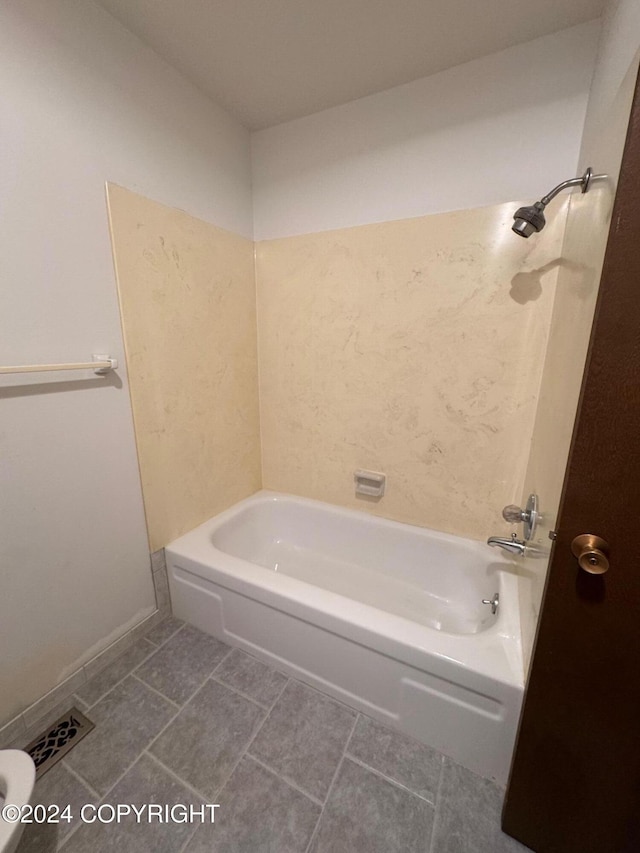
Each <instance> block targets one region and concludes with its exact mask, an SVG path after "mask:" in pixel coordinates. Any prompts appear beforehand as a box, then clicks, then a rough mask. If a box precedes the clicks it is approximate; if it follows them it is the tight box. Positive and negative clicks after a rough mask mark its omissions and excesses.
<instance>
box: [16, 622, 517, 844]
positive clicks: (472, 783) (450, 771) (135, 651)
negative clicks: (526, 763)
mask: <svg viewBox="0 0 640 853" xmlns="http://www.w3.org/2000/svg"><path fill="white" fill-rule="evenodd" d="M77 700H78V702H77V704H78V706H79V707H80V708H81V709H82V710H85V711H87V712H88V715H89V717H90V718H91V719H92V720H93V721H94V722H95V723H96V728H95V729H94V731H92V732H91V733H90V734H89V735H87V736H86V737H85V739H84V740H83V741H82V742H81V743H79V744H78V745H77V746H76V747H75V748H74V749H73V750H72V751H71V752H70V753H69V754H68V755H67V756H66V757H65V758H64V759H63V760H62V761H61V762H60V763H59V764H57V765H56V766H55V767H54V768H52V769H51V770H50V771H49V772H48V773H47V774H45V775H44V776H43V777H42V779H41V780H40V781H39V782H38V784H37V785H36V800H37V802H40V803H43V804H45V805H48V804H50V803H56V804H58V805H60V806H65V805H66V804H70V807H71V809H70V810H71V813H72V814H74V815H78V814H79V812H80V808H81V806H82V805H84V804H87V803H89V804H94V806H98V805H99V804H105V806H108V804H112V805H115V804H117V803H126V804H133V805H135V806H136V807H138V808H140V807H141V806H142V805H143V804H145V803H156V804H169V805H173V804H175V803H180V804H184V805H186V806H189V805H191V806H193V807H202V805H203V804H206V803H220V807H219V809H218V810H217V812H216V819H215V823H213V824H211V823H201V822H200V821H195V822H186V823H178V822H176V823H160V822H158V821H157V820H153V821H151V822H150V823H149V822H147V821H146V820H143V821H141V822H137V821H136V819H135V816H133V815H130V816H129V817H123V818H122V820H121V821H120V822H119V823H116V822H111V823H98V822H96V823H92V824H89V823H82V822H80V821H79V820H77V819H76V820H75V821H74V822H72V823H70V824H67V823H65V822H62V823H59V824H48V825H47V824H44V825H31V826H28V827H27V829H26V831H25V834H24V836H23V839H22V841H21V843H20V846H19V848H18V853H53V851H58V850H62V851H63V853H107V851H118V853H129V851H131V853H134V851H135V853H146V851H150V852H151V851H153V853H526V851H527V849H528V848H526V847H523V846H522V845H521V844H518V842H516V841H514V840H513V839H512V838H509V837H508V836H507V835H504V833H502V831H501V830H500V822H499V820H500V808H501V805H502V797H503V791H502V790H501V789H500V788H499V787H497V786H496V785H494V784H493V783H492V782H489V781H488V780H486V779H481V778H480V777H478V776H476V775H475V774H474V773H471V772H470V771H468V770H465V769H464V768H462V767H460V766H458V765H457V764H455V763H454V762H452V761H451V760H449V759H448V758H445V757H443V756H442V755H440V754H438V753H437V752H435V751H434V750H432V749H430V748H429V747H427V746H424V745H422V744H419V743H417V742H415V741H413V740H411V739H410V738H407V737H405V736H403V735H400V734H398V733H396V732H393V731H391V730H390V729H388V728H386V727H385V726H382V725H380V723H377V722H375V721H374V720H371V719H369V718H368V717H365V716H364V715H362V714H358V713H357V712H356V711H354V710H352V709H351V708H348V707H346V706H345V705H342V704H341V703H339V702H336V701H335V700H333V699H331V698H330V697H328V696H326V695H324V694H323V693H320V692H318V691H317V690H314V689H313V688H311V687H308V686H306V685H305V684H302V683H301V682H299V681H296V680H294V679H291V678H288V677H287V676H285V675H283V674H282V673H279V672H276V671H275V670H273V669H271V668H269V667H267V666H265V665H264V664H263V663H261V662H260V661H258V660H256V659H255V658H252V657H250V656H249V655H246V654H245V653H244V652H242V651H240V650H238V649H230V648H229V647H228V646H226V645H225V644H223V643H221V642H220V641H219V640H216V639H214V638H213V637H209V636H208V635H206V634H203V633H202V632H201V631H198V630H196V629H195V628H192V627H191V626H189V625H185V624H183V623H182V622H180V621H178V620H177V619H174V618H172V617H171V618H168V619H166V620H165V621H164V622H162V623H161V624H160V625H158V626H157V627H156V628H154V629H153V630H152V631H151V632H150V633H149V634H148V635H147V636H146V637H145V638H143V639H141V640H140V641H139V642H138V643H137V644H136V645H135V646H133V647H131V648H130V649H129V650H128V651H127V652H126V653H125V654H123V655H122V656H121V657H120V658H118V659H117V660H116V661H114V662H113V663H112V664H111V665H110V666H108V667H107V668H106V669H104V670H102V671H101V672H100V673H98V674H97V675H96V676H95V677H94V678H93V679H92V680H91V681H90V682H88V683H87V684H85V685H84V686H83V687H82V689H81V690H80V691H79V693H78V694H77ZM57 710H58V709H56V711H57ZM104 814H105V815H108V814H109V812H107V811H105V812H104Z"/></svg>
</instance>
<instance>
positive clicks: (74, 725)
mask: <svg viewBox="0 0 640 853" xmlns="http://www.w3.org/2000/svg"><path fill="white" fill-rule="evenodd" d="M93 728H94V724H93V723H92V722H91V720H88V719H87V718H86V717H85V715H84V714H81V713H80V711H78V709H77V708H71V710H69V711H67V712H66V714H63V715H62V716H61V717H59V718H58V719H57V720H56V721H55V723H54V724H53V725H52V726H51V727H50V728H48V729H47V730H46V731H44V732H43V733H42V734H40V735H38V737H37V738H34V740H32V741H31V743H29V744H27V746H26V747H25V752H28V753H29V755H30V756H31V758H33V763H34V764H35V765H36V779H39V778H40V777H41V776H42V775H43V774H44V773H46V772H47V770H49V768H51V767H53V765H54V764H55V763H56V762H57V761H60V759H61V758H63V757H64V756H65V755H66V754H67V753H68V752H69V750H70V749H72V748H73V747H74V746H75V745H76V744H77V743H79V742H80V741H81V740H82V738H83V737H84V736H85V735H87V734H89V732H90V731H91V730H92V729H93Z"/></svg>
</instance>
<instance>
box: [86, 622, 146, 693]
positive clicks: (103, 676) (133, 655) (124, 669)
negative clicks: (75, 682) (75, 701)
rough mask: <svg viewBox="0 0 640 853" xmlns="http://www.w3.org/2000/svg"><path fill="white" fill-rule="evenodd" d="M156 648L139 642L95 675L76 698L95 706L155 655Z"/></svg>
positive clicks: (141, 641)
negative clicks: (136, 668)
mask: <svg viewBox="0 0 640 853" xmlns="http://www.w3.org/2000/svg"><path fill="white" fill-rule="evenodd" d="M155 650H156V649H155V646H152V645H151V643H148V642H147V641H146V640H145V639H142V640H138V642H137V643H134V644H133V645H132V646H130V647H129V648H128V649H127V650H126V652H124V654H121V655H120V657H118V658H116V659H115V660H114V661H113V663H110V664H109V665H108V666H106V667H105V668H104V669H103V670H102V671H101V672H99V673H98V674H97V675H95V676H94V677H93V678H92V679H91V680H90V681H87V683H86V684H83V685H82V687H80V688H79V689H78V690H76V696H78V697H79V698H80V699H82V701H83V702H85V703H86V704H87V705H88V706H91V705H93V704H95V703H96V702H97V701H98V699H102V697H103V696H104V695H105V693H108V692H109V690H111V688H112V687H115V685H116V684H117V683H118V682H119V681H122V679H123V678H125V677H126V676H127V675H129V673H130V672H131V670H132V669H135V667H137V666H138V665H139V664H141V663H142V661H143V660H144V659H145V658H148V657H149V655H151V654H153V652H154V651H155Z"/></svg>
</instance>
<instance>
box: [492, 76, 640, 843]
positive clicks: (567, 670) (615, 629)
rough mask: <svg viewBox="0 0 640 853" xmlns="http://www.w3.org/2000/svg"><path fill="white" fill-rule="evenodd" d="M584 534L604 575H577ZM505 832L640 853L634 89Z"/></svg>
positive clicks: (637, 112)
mask: <svg viewBox="0 0 640 853" xmlns="http://www.w3.org/2000/svg"><path fill="white" fill-rule="evenodd" d="M583 533H592V534H597V535H598V536H601V537H602V538H603V539H605V540H607V542H608V543H609V545H610V557H609V559H610V568H609V570H608V571H607V572H606V573H605V574H602V575H590V574H588V573H586V572H585V571H583V570H581V569H580V568H579V567H578V564H577V561H576V559H575V557H574V556H573V555H572V553H571V543H572V540H573V539H574V537H576V536H578V535H579V534H583ZM503 828H504V830H505V832H507V833H509V834H510V835H512V836H514V837H515V838H517V839H519V840H520V841H522V842H523V843H524V844H526V845H527V846H529V847H531V848H532V849H533V850H535V851H537V853H552V851H553V853H610V851H625V853H631V851H634V853H640V87H639V86H638V85H636V92H635V98H634V102H633V106H632V110H631V117H630V123H629V130H628V134H627V140H626V146H625V150H624V156H623V161H622V168H621V173H620V179H619V183H618V190H617V194H616V200H615V205H614V210H613V216H612V221H611V228H610V232H609V240H608V244H607V251H606V255H605V262H604V269H603V274H602V279H601V283H600V291H599V296H598V302H597V306H596V313H595V319H594V325H593V330H592V334H591V342H590V346H589V355H588V357H587V365H586V369H585V374H584V379H583V385H582V392H581V398H580V403H579V406H578V415H577V419H576V424H575V428H574V433H573V440H572V446H571V452H570V456H569V463H568V467H567V472H566V476H565V481H564V490H563V497H562V501H561V506H560V512H559V520H558V526H557V539H556V541H555V544H554V547H553V550H552V554H551V562H550V567H549V573H548V578H547V585H546V590H545V595H544V600H543V606H542V611H541V615H540V621H539V625H538V633H537V637H536V642H535V647H534V654H533V661H532V665H531V670H530V674H529V680H528V684H527V689H526V693H525V701H524V708H523V713H522V717H521V720H520V730H519V735H518V739H517V744H516V750H515V754H514V761H513V765H512V768H511V778H510V781H509V786H508V789H507V796H506V800H505V809H504V814H503Z"/></svg>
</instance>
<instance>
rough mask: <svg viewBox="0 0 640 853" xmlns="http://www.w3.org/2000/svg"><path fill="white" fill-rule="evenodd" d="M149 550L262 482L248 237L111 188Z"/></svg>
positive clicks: (116, 260)
mask: <svg viewBox="0 0 640 853" xmlns="http://www.w3.org/2000/svg"><path fill="white" fill-rule="evenodd" d="M108 198H109V211H110V220H111V232H112V242H113V249H114V257H115V263H116V273H117V279H118V290H119V296H120V305H121V315H122V322H123V332H124V340H125V347H126V352H127V367H128V372H129V384H130V388H131V402H132V408H133V417H134V422H135V431H136V443H137V449H138V460H139V465H140V474H141V479H142V488H143V495H144V505H145V512H146V517H147V529H148V533H149V542H150V549H151V551H155V550H157V549H158V548H161V547H163V546H164V545H166V544H167V543H168V542H170V541H171V540H172V539H175V538H176V537H177V536H180V535H181V534H182V533H185V532H186V531H188V530H191V529H192V528H193V527H195V526H196V525H198V524H200V523H201V522H203V521H206V519H208V518H210V517H211V516H212V515H215V514H216V513H218V512H220V511H222V510H223V509H225V508H226V507H228V506H230V505H231V504H233V503H235V502H236V501H238V500H241V499H242V498H245V497H247V496H248V495H250V494H252V493H253V492H255V491H256V490H257V489H259V488H260V484H261V480H260V437H259V417H258V365H257V352H256V311H255V277H254V261H253V242H252V241H251V240H248V239H246V238H244V237H240V236H238V235H236V234H233V233H231V232H229V231H225V230H223V229H221V228H217V227H215V226H213V225H210V224H209V223H207V222H203V221H202V220H199V219H195V218H194V217H192V216H189V215H188V214H186V213H184V212H182V211H180V210H175V209H173V208H170V207H166V206H165V205H162V204H159V203H157V202H154V201H151V200H149V199H147V198H144V197H142V196H139V195H136V194H135V193H133V192H130V191H128V190H125V189H123V188H121V187H118V186H115V185H113V184H110V185H109V187H108Z"/></svg>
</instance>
